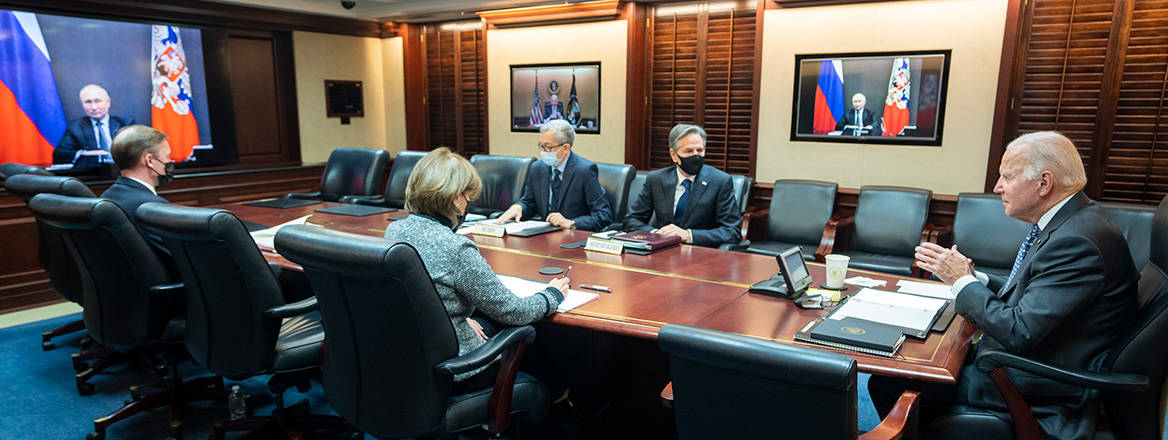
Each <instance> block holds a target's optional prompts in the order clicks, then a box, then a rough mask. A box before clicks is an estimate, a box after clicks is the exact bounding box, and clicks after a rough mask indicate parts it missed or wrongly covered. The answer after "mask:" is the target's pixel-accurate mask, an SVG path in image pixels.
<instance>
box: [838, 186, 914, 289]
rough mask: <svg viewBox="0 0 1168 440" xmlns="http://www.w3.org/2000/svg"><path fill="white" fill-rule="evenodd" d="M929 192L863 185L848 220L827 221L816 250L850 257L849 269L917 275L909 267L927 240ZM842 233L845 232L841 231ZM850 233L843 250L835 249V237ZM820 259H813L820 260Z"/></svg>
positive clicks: (911, 267)
mask: <svg viewBox="0 0 1168 440" xmlns="http://www.w3.org/2000/svg"><path fill="white" fill-rule="evenodd" d="M932 198H933V192H932V191H929V190H927V189H920V188H906V187H900V186H872V185H869V186H864V187H861V188H860V197H859V200H858V201H857V202H856V213H855V215H853V216H852V217H849V218H846V219H842V220H838V221H833V222H829V223H828V225H827V228H825V229H824V236H825V240H824V242H825V246H821V247H820V251H821V252H823V253H824V254H825V255H826V254H827V253H832V252H835V253H840V254H845V255H847V256H849V257H851V260H850V261H849V262H848V267H849V268H855V269H866V270H874V271H877V272H884V273H891V274H896V275H900V276H911V275H914V274H916V273H918V272H919V269H918V268H916V267H914V266H913V254H914V253H915V251H914V249H915V248H916V247H917V245H918V244H920V243H921V242H922V241H928V239H929V235H930V234H931V233H932V232H931V230H929V229H926V227H925V226H926V225H925V221H926V220H927V219H928V217H929V201H930V200H931V199H932ZM841 230H846V231H841ZM841 232H844V233H847V232H850V235H851V238H850V240H848V241H847V243H848V247H847V249H838V248H836V246H835V245H836V244H838V243H839V242H840V240H837V239H836V236H837V234H839V233H841ZM821 257H822V256H816V258H821Z"/></svg>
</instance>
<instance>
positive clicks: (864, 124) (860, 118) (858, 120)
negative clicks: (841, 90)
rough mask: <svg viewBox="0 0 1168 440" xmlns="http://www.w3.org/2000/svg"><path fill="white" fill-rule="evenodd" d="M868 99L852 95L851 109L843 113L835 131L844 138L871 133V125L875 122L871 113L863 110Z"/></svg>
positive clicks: (862, 95) (859, 94)
mask: <svg viewBox="0 0 1168 440" xmlns="http://www.w3.org/2000/svg"><path fill="white" fill-rule="evenodd" d="M867 103H868V98H866V97H864V94H863V93H857V94H855V95H852V109H851V110H848V111H847V113H844V115H843V117H841V118H840V120H839V122H837V123H836V124H835V130H836V131H838V132H840V134H843V135H844V136H860V135H865V134H871V133H872V124H873V123H874V121H875V120H876V119H875V117H874V116H873V115H872V111H871V110H868V109H867V108H864V106H865V105H866V104H867Z"/></svg>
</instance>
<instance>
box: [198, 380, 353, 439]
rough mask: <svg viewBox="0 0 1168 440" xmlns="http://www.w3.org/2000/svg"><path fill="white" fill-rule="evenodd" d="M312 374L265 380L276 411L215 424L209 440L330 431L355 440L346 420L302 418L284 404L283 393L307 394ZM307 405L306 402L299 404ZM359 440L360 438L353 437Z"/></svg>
mask: <svg viewBox="0 0 1168 440" xmlns="http://www.w3.org/2000/svg"><path fill="white" fill-rule="evenodd" d="M314 373H315V370H306V371H301V372H297V373H290V374H282V373H277V374H276V375H275V376H272V378H271V379H270V380H268V390H269V391H271V393H272V395H273V396H275V398H276V408H275V409H273V410H272V415H270V416H249V417H244V418H242V419H237V420H227V421H220V422H215V424H214V426H213V427H212V433H211V437H210V438H211V439H212V440H222V439H224V438H226V435H227V433H228V432H257V433H265V434H268V435H273V434H275V435H277V436H282V437H284V438H289V439H298V438H303V437H304V434H305V433H307V432H315V431H320V430H333V431H341V432H350V433H353V435H354V437H356V436H359V435H362V434H361V433H360V432H358V431H357V427H355V426H353V424H352V423H349V422H348V421H347V420H345V419H344V418H341V417H337V416H329V415H318V414H302V413H301V411H299V410H298V408H296V407H297V406H299V404H297V405H293V406H291V407H289V406H286V405H285V404H284V392H285V391H287V390H288V389H289V388H292V387H296V389H297V390H299V391H300V392H302V393H304V392H308V389H309V387H310V384H309V380H310V378H311V376H312V375H313V374H314ZM302 403H306V402H302ZM356 438H360V437H356Z"/></svg>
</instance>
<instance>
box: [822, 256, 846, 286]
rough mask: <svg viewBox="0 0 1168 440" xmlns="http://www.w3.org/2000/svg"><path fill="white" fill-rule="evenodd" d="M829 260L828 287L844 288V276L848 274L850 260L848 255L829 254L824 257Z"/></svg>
mask: <svg viewBox="0 0 1168 440" xmlns="http://www.w3.org/2000/svg"><path fill="white" fill-rule="evenodd" d="M824 258H825V260H826V261H827V282H826V283H825V284H826V285H827V287H830V288H832V289H842V288H843V287H844V278H845V277H846V276H847V274H848V260H850V259H851V258H849V257H848V256H847V255H839V254H829V255H827V256H826V257H824Z"/></svg>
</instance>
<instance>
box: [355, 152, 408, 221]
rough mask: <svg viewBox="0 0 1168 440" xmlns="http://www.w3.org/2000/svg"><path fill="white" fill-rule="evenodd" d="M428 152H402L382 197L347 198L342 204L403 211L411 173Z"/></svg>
mask: <svg viewBox="0 0 1168 440" xmlns="http://www.w3.org/2000/svg"><path fill="white" fill-rule="evenodd" d="M427 153H429V152H428V151H409V150H407V151H401V152H398V153H397V156H396V157H394V158H393V165H391V166H390V167H389V177H388V178H387V179H385V191H384V192H383V193H382V195H381V197H377V196H345V197H342V198H341V202H342V203H356V204H358V205H370V206H384V207H386V208H395V209H401V208H403V207H405V205H406V184H408V183H409V181H410V173H412V172H413V171H414V165H417V164H418V161H419V160H422V158H423V157H425V156H426V154H427Z"/></svg>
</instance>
